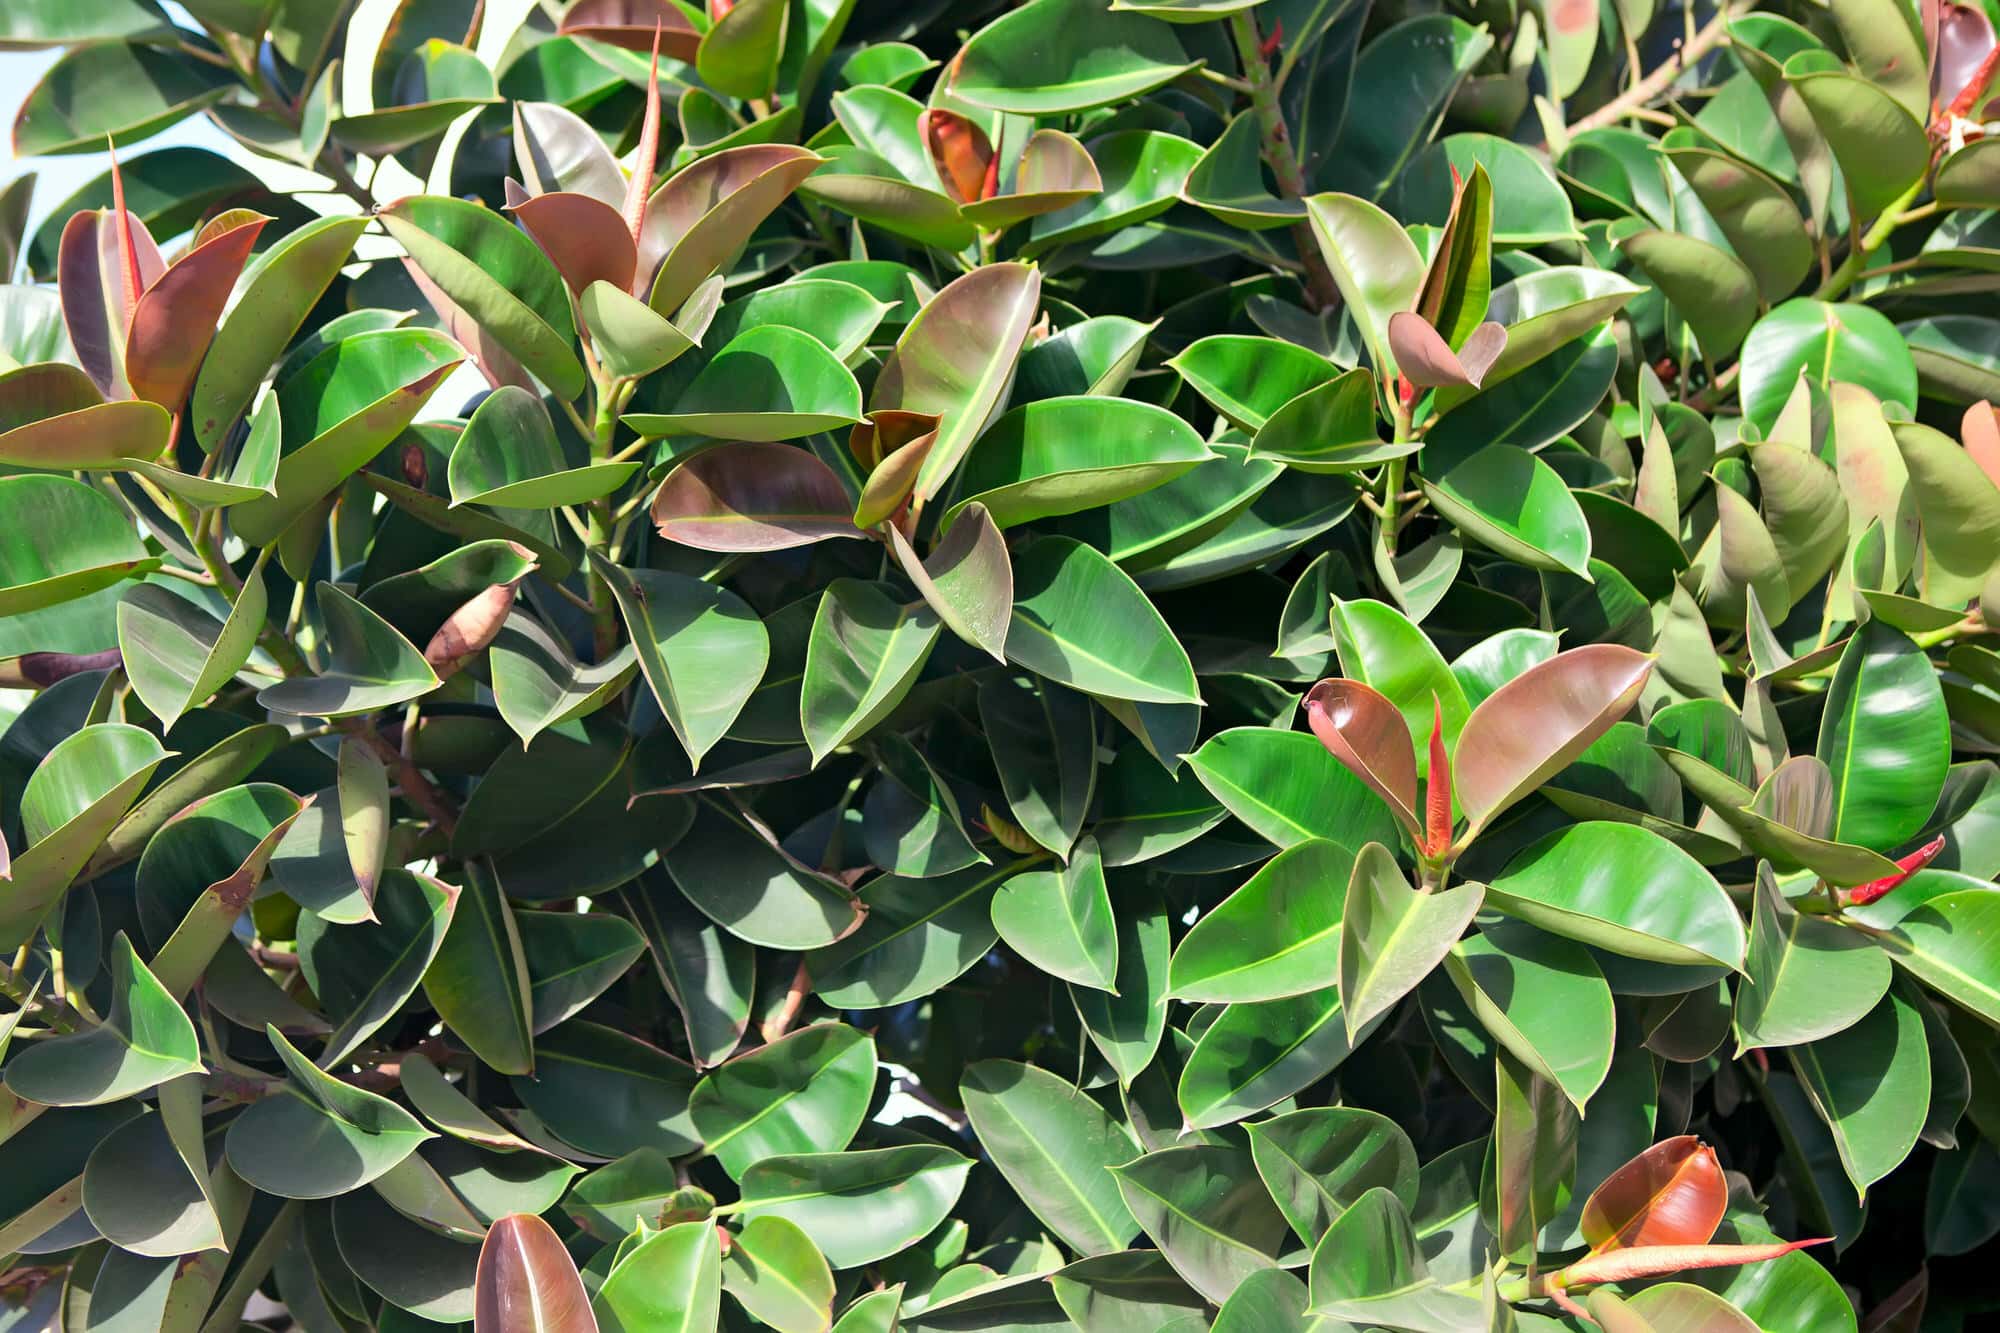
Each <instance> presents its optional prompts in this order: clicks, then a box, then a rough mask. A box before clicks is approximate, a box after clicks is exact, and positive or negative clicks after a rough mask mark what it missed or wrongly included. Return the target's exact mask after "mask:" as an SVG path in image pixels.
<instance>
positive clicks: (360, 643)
mask: <svg viewBox="0 0 2000 1333" xmlns="http://www.w3.org/2000/svg"><path fill="white" fill-rule="evenodd" d="M317 595H318V602H319V614H320V620H321V621H322V622H323V623H324V624H325V626H326V633H327V637H328V639H329V640H330V641H331V642H330V648H329V651H328V655H327V668H328V669H327V670H325V671H323V672H321V673H320V674H319V675H316V676H310V677H299V678H294V679H291V680H284V681H280V682H278V683H277V684H276V685H267V686H265V687H264V688H263V689H262V690H259V691H258V693H257V700H258V702H259V703H261V704H262V705H263V706H264V707H265V708H267V709H269V710H270V711H272V712H274V713H290V714H293V715H297V716H307V717H346V716H350V715H352V714H355V713H369V712H373V711H375V710H376V709H378V708H387V707H390V706H392V705H395V704H399V703H406V702H408V701H409V700H411V699H415V698H418V697H419V696H421V695H425V694H428V693H430V691H432V690H434V689H436V688H437V686H438V678H437V673H436V672H434V671H432V670H431V667H430V664H429V663H428V662H426V661H424V657H423V654H422V653H420V652H418V651H417V649H416V648H415V646H413V645H412V644H411V643H410V641H409V640H408V639H405V638H404V637H403V636H402V635H401V634H398V633H397V632H396V631H395V629H394V628H393V627H391V626H390V625H389V623H388V622H387V621H385V620H383V619H382V618H381V617H380V616H378V615H376V614H375V613H374V612H373V611H371V610H369V609H368V608H367V607H365V606H363V605H362V604H361V603H360V602H357V601H355V600H354V598H352V597H350V596H349V595H348V594H347V593H344V592H342V591H341V590H340V589H339V587H337V586H336V585H334V584H331V583H322V584H320V585H319V588H318V594H317Z"/></svg>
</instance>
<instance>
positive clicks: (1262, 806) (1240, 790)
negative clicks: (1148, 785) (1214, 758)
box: [1188, 758, 1314, 839]
mask: <svg viewBox="0 0 2000 1333" xmlns="http://www.w3.org/2000/svg"><path fill="white" fill-rule="evenodd" d="M1188 762H1189V763H1191V764H1193V765H1194V766H1195V771H1196V774H1197V775H1199V774H1200V773H1201V772H1202V770H1203V769H1207V770H1208V771H1209V772H1210V773H1212V774H1213V775H1214V777H1215V780H1216V781H1217V782H1218V783H1220V784H1222V785H1223V786H1225V787H1227V788H1229V789H1230V790H1231V791H1233V792H1235V793H1236V796H1237V799H1238V800H1240V801H1241V802H1242V803H1243V804H1244V805H1247V806H1250V807H1252V808H1253V809H1257V810H1263V811H1265V812H1267V813H1269V814H1270V815H1271V816H1272V818H1273V820H1274V821H1275V822H1278V823H1281V824H1283V825H1284V826H1285V827H1287V828H1290V829H1292V830H1294V831H1296V832H1297V833H1298V834H1299V836H1300V838H1301V839H1305V838H1311V837H1313V836H1314V835H1313V832H1312V830H1310V829H1308V828H1307V827H1306V826H1305V825H1304V824H1301V823H1299V821H1298V820H1296V819H1294V818H1293V817H1292V816H1291V815H1290V814H1288V813H1287V812H1285V811H1283V810H1280V809H1279V808H1278V807H1277V806H1275V805H1272V804H1271V803H1270V802H1269V801H1266V800H1264V799H1263V798H1261V797H1259V796H1255V795H1253V794H1252V793H1251V792H1250V790H1249V789H1248V788H1246V787H1243V786H1240V785H1239V784H1237V783H1236V782H1234V781H1232V780H1231V779H1230V778H1229V777H1228V776H1227V775H1226V774H1224V773H1222V772H1220V771H1218V770H1216V769H1215V767H1214V765H1205V764H1203V763H1202V762H1201V761H1200V760H1199V759H1195V758H1190V759H1189V761H1188ZM1202 785H1203V786H1207V785H1208V784H1207V783H1203V784H1202ZM1210 791H1211V793H1213V791H1214V789H1213V788H1210ZM1216 799H1217V800H1218V801H1222V798H1221V796H1220V795H1217V796H1216ZM1222 804H1223V805H1225V806H1227V805H1228V804H1229V803H1228V802H1227V801H1222Z"/></svg>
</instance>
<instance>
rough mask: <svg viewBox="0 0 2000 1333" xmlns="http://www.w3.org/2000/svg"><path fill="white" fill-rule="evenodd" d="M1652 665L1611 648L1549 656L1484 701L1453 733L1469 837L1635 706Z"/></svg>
mask: <svg viewBox="0 0 2000 1333" xmlns="http://www.w3.org/2000/svg"><path fill="white" fill-rule="evenodd" d="M1652 670H1653V659H1652V658H1651V657H1649V656H1647V655H1646V654H1645V653H1641V652H1637V651H1635V650H1633V649H1631V648H1626V647H1624V646H1622V645H1620V644H1615V643H1593V644H1589V645H1587V646H1585V647H1582V648H1573V649H1571V650H1570V651H1568V652H1566V653H1557V654H1556V655H1555V656H1554V657H1552V658H1550V659H1549V660H1548V661H1546V662H1542V663H1540V664H1538V665H1536V666H1532V667H1529V668H1528V669H1527V670H1526V671H1524V672H1522V673H1521V674H1520V675H1519V676H1516V677H1515V678H1514V679H1513V680H1510V681H1508V682H1507V683H1506V684H1505V685H1502V686H1501V687H1500V688H1499V689H1497V690H1495V691H1494V692H1493V693H1492V694H1490V695H1488V696H1487V698H1486V699H1485V701H1484V702H1482V703H1481V704H1480V705H1479V707H1477V708H1475V709H1473V710H1472V716H1471V717H1469V718H1467V719H1466V720H1465V727H1464V729H1463V730H1462V731H1460V732H1459V736H1458V753H1457V754H1456V755H1454V756H1453V759H1454V762H1455V766H1456V767H1455V772H1456V782H1457V787H1458V804H1459V808H1460V809H1461V810H1462V811H1464V812H1465V817H1466V819H1468V820H1469V821H1471V824H1472V829H1473V831H1475V832H1476V831H1477V830H1478V829H1480V828H1481V827H1483V826H1484V825H1485V824H1486V822H1487V821H1488V820H1490V819H1492V818H1493V816H1495V815H1497V814H1499V813H1500V812H1501V811H1502V810H1505V809H1506V808H1507V807H1508V806H1510V805H1512V804H1513V803H1514V802H1515V801H1517V800H1519V799H1520V798H1521V797H1523V796H1525V795H1527V794H1528V793H1529V792H1531V791H1533V790H1534V789H1535V788H1537V787H1539V786H1541V785H1542V783H1544V782H1546V781H1548V779H1549V778H1551V777H1553V776H1555V774H1557V773H1559V772H1561V771H1562V770H1563V769H1564V768H1567V767H1568V766H1569V764H1570V762H1571V761H1572V760H1574V759H1575V758H1576V757H1577V756H1578V755H1580V754H1582V753H1583V752H1584V751H1585V750H1587V749H1589V748H1590V744H1591V742H1592V741H1595V740H1596V739H1597V738H1598V737H1599V736H1602V735H1603V734H1604V733H1605V732H1607V731H1609V730H1611V724H1612V723H1614V722H1616V721H1617V720H1618V719H1619V718H1621V717H1623V716H1624V715H1625V714H1626V713H1627V712H1629V711H1630V710H1631V708H1632V705H1633V704H1634V703H1635V702H1637V701H1638V698H1639V691H1640V690H1641V689H1642V688H1644V686H1645V684H1646V677H1647V676H1648V675H1650V674H1651V673H1652Z"/></svg>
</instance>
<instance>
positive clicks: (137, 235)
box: [56, 209, 167, 398]
mask: <svg viewBox="0 0 2000 1333" xmlns="http://www.w3.org/2000/svg"><path fill="white" fill-rule="evenodd" d="M131 237H132V245H133V250H134V253H135V254H136V256H137V258H138V263H139V286H140V290H141V291H142V292H143V291H144V290H145V288H146V286H147V285H148V284H150V283H152V282H154V281H156V280H157V279H158V278H159V276H160V274H162V273H164V272H165V271H166V268H167V263H166V260H165V259H164V258H162V257H161V255H160V247H159V246H157V245H155V244H154V243H153V237H152V234H151V233H150V232H148V231H147V230H146V225H145V223H143V222H141V221H139V220H138V219H137V218H134V219H133V220H132V231H131ZM120 245H121V242H120V236H119V227H118V222H117V214H115V213H113V212H111V211H110V210H108V209H91V210H89V211H87V212H82V213H77V214H74V215H72V216H71V218H70V220H69V222H68V223H67V224H66V225H65V226H64V227H63V234H62V243H61V246H60V247H59V248H58V250H57V253H56V285H57V288H58V290H59V291H60V292H61V294H62V311H63V323H64V324H65V325H66V326H67V327H68V329H69V340H70V345H71V346H72V347H74V348H75V349H76V356H77V361H78V362H79V363H80V364H81V365H82V366H83V368H84V370H85V371H86V372H88V373H89V375H90V378H91V380H92V382H93V383H95V384H96V385H97V387H98V389H99V390H100V391H102V393H103V394H104V396H105V397H107V398H123V397H126V396H127V389H126V384H125V334H126V330H128V329H129V328H131V326H132V310H133V307H134V306H135V305H136V304H137V303H136V302H135V301H128V300H127V299H126V296H125V287H126V282H125V276H124V274H123V272H122V271H121V270H122V261H121V258H120Z"/></svg>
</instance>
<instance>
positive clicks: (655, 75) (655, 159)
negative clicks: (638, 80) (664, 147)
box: [625, 28, 666, 288]
mask: <svg viewBox="0 0 2000 1333" xmlns="http://www.w3.org/2000/svg"><path fill="white" fill-rule="evenodd" d="M665 36H666V34H665V32H664V31H663V30H662V29H659V28H655V29H653V64H652V67H651V68H650V69H649V70H648V71H647V72H646V119H645V121H644V123H643V124H642V125H641V126H640V129H639V151H638V152H637V153H636V154H634V156H633V158H632V178H631V180H629V181H628V182H626V185H625V231H626V234H627V235H629V236H630V237H631V238H632V249H633V255H634V258H633V262H634V263H635V264H636V263H637V262H638V260H637V254H638V248H639V233H640V231H641V230H642V229H643V228H644V226H645V222H646V199H647V196H649V195H651V194H652V192H653V172H654V170H655V169H656V168H657V167H658V166H659V163H660V42H661V40H662V39H663V38H664V37H665ZM626 286H627V287H628V288H629V286H630V283H629V281H628V282H627V283H626Z"/></svg>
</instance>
